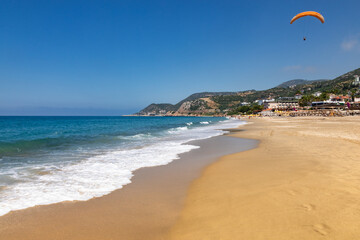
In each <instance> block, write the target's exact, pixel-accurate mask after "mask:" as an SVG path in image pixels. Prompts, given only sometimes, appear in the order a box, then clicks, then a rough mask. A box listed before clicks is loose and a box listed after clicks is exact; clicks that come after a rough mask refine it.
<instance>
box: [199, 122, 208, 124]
mask: <svg viewBox="0 0 360 240" xmlns="http://www.w3.org/2000/svg"><path fill="white" fill-rule="evenodd" d="M200 124H209V122H200Z"/></svg>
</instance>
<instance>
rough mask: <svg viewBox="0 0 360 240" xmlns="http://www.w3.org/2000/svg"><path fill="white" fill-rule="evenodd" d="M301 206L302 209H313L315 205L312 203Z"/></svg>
mask: <svg viewBox="0 0 360 240" xmlns="http://www.w3.org/2000/svg"><path fill="white" fill-rule="evenodd" d="M301 207H302V208H303V209H305V210H306V211H312V210H315V205H312V204H302V205H301Z"/></svg>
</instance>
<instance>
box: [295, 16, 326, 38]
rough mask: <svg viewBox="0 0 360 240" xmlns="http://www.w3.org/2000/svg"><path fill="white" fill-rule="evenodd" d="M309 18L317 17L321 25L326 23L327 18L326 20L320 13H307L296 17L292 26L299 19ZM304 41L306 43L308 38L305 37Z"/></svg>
mask: <svg viewBox="0 0 360 240" xmlns="http://www.w3.org/2000/svg"><path fill="white" fill-rule="evenodd" d="M307 16H311V17H315V18H317V19H319V20H320V22H321V23H324V22H325V18H324V17H323V15H321V14H320V13H318V12H314V11H306V12H301V13H299V14H297V15H295V16H294V17H293V18H292V19H291V21H290V24H293V22H295V21H296V20H298V19H299V18H302V17H307ZM303 40H304V41H306V37H304V38H303Z"/></svg>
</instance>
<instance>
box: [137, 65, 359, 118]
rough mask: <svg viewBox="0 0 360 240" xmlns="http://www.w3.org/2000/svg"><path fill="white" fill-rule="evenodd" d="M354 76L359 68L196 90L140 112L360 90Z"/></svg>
mask: <svg viewBox="0 0 360 240" xmlns="http://www.w3.org/2000/svg"><path fill="white" fill-rule="evenodd" d="M354 75H360V68H359V69H356V70H353V71H351V72H348V73H345V74H343V75H341V76H339V77H337V78H335V79H332V80H324V79H319V80H303V79H295V80H290V81H287V82H284V83H282V84H280V85H279V86H277V87H274V88H270V89H267V90H261V91H256V90H247V91H238V92H201V93H194V94H192V95H190V96H189V97H187V98H185V99H184V100H182V101H180V102H178V103H177V104H169V103H163V104H155V103H153V104H150V105H149V106H147V107H146V108H144V109H143V110H141V111H140V112H139V113H137V114H138V115H149V114H165V113H167V114H170V115H188V114H196V115H198V114H200V115H201V114H205V115H213V114H224V113H226V112H228V111H231V110H232V109H234V108H237V107H239V106H242V105H244V104H248V103H253V102H254V101H255V100H260V99H269V98H275V99H276V98H279V97H293V96H295V95H296V94H302V95H310V94H313V93H315V92H329V93H330V92H332V93H336V94H343V95H345V94H348V93H349V92H351V91H358V89H359V86H354V85H353V84H352V82H353V81H354V79H355V77H354Z"/></svg>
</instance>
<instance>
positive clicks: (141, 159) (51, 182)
mask: <svg viewBox="0 0 360 240" xmlns="http://www.w3.org/2000/svg"><path fill="white" fill-rule="evenodd" d="M207 124H208V122H207ZM241 124H244V122H241V121H238V120H232V119H231V120H225V121H222V122H219V123H216V124H211V125H207V126H203V127H196V128H192V129H188V127H179V128H175V129H171V130H169V133H171V134H168V135H166V136H164V137H162V138H155V139H154V141H153V143H152V144H150V145H146V146H143V147H142V148H135V149H119V150H115V151H110V152H105V153H103V154H99V155H95V156H92V157H89V158H87V159H84V160H82V161H79V162H76V163H72V164H70V163H67V164H66V165H64V166H61V167H59V166H52V165H42V166H38V168H37V167H34V166H32V169H31V171H40V172H41V174H37V175H34V174H31V179H26V176H25V177H24V176H19V178H22V179H23V180H24V179H26V180H24V181H20V182H19V183H17V184H14V185H12V186H11V187H9V188H5V189H1V194H0V215H4V214H6V213H8V212H10V211H12V210H18V209H24V208H28V207H32V206H35V205H45V204H51V203H56V202H62V201H72V200H88V199H91V198H93V197H100V196H103V195H105V194H108V193H110V192H112V191H114V190H115V189H119V188H122V187H123V186H124V185H126V184H129V183H130V182H131V177H132V176H133V172H134V171H135V170H136V169H139V168H143V167H152V166H159V165H166V164H168V163H170V162H171V161H173V160H175V159H178V156H179V154H180V153H184V152H188V151H191V150H192V149H196V148H198V146H194V145H190V144H186V142H189V141H191V140H199V139H205V138H210V137H213V136H217V135H221V134H223V131H222V130H219V129H224V128H233V127H236V126H238V125H241ZM135 136H137V135H135ZM137 137H140V136H137ZM146 137H147V136H146ZM35 168H36V169H35ZM28 170H29V169H28ZM22 172H26V171H22ZM17 174H18V173H17ZM25 175H26V174H25ZM34 176H35V177H34Z"/></svg>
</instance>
